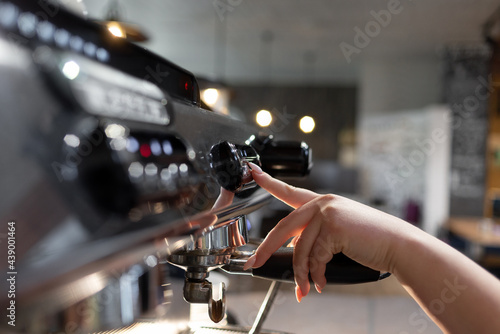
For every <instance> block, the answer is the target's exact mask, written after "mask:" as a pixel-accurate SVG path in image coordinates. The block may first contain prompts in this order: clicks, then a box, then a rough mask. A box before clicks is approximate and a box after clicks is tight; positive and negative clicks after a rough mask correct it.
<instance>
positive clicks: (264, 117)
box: [255, 109, 273, 127]
mask: <svg viewBox="0 0 500 334" xmlns="http://www.w3.org/2000/svg"><path fill="white" fill-rule="evenodd" d="M255 120H256V121H257V124H259V125H260V126H262V127H266V126H269V124H271V122H272V121H273V116H272V115H271V113H270V112H269V111H268V110H265V109H263V110H261V111H259V112H258V113H257V115H256V116H255Z"/></svg>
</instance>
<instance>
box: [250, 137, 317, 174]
mask: <svg viewBox="0 0 500 334" xmlns="http://www.w3.org/2000/svg"><path fill="white" fill-rule="evenodd" d="M250 145H251V146H252V147H253V148H255V150H256V151H257V153H258V154H259V156H260V161H261V162H262V169H263V170H265V171H266V172H267V173H269V174H270V175H272V176H300V177H302V176H306V175H308V174H309V171H310V170H311V167H312V150H311V148H310V147H309V146H308V145H307V144H306V143H304V142H299V141H275V140H273V137H272V136H259V137H255V138H253V140H251V142H250Z"/></svg>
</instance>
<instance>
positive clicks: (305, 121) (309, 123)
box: [299, 116, 316, 133]
mask: <svg viewBox="0 0 500 334" xmlns="http://www.w3.org/2000/svg"><path fill="white" fill-rule="evenodd" d="M315 126H316V123H315V122H314V118H312V117H310V116H304V117H302V118H301V119H300V123H299V127H300V130H302V132H304V133H311V132H313V130H314V127H315Z"/></svg>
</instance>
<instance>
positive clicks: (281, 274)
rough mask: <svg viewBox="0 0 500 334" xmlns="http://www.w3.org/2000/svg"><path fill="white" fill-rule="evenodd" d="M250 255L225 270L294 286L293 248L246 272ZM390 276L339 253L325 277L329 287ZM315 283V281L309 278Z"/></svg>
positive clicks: (239, 259)
mask: <svg viewBox="0 0 500 334" xmlns="http://www.w3.org/2000/svg"><path fill="white" fill-rule="evenodd" d="M249 255H251V253H249V254H244V253H240V256H239V257H238V258H234V259H233V258H232V259H230V261H229V264H227V265H225V266H223V267H222V269H223V270H224V271H226V272H228V273H231V274H247V275H252V276H253V277H260V278H264V279H270V280H274V281H280V282H287V283H294V282H295V281H294V272H293V247H281V248H280V249H278V250H277V251H276V252H275V253H274V254H273V255H271V257H270V258H269V260H267V261H266V263H265V264H264V265H263V266H261V267H259V268H254V269H249V270H243V265H244V264H245V262H246V260H247V259H248V257H249ZM389 276H390V274H389V273H381V272H380V271H378V270H373V269H371V268H368V267H366V266H363V265H362V264H360V263H358V262H356V261H354V260H352V259H350V258H348V257H347V256H345V255H344V254H342V253H339V254H335V255H334V256H333V258H332V259H331V260H330V262H328V263H327V264H326V270H325V277H326V281H327V284H358V283H366V282H375V281H379V280H381V279H384V278H386V277H389ZM309 279H310V280H311V278H310V277H309Z"/></svg>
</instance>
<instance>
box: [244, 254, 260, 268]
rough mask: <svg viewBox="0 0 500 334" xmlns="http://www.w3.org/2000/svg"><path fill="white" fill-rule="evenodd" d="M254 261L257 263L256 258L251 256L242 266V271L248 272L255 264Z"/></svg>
mask: <svg viewBox="0 0 500 334" xmlns="http://www.w3.org/2000/svg"><path fill="white" fill-rule="evenodd" d="M255 261H257V256H255V255H252V256H250V257H249V258H248V260H247V262H245V264H244V265H243V270H248V269H250V268H252V267H253V265H254V264H255Z"/></svg>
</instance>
